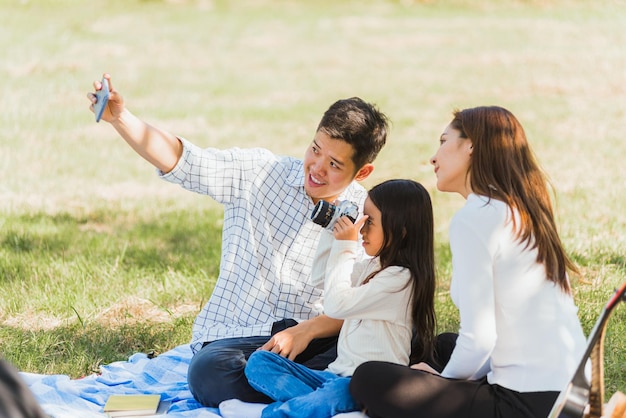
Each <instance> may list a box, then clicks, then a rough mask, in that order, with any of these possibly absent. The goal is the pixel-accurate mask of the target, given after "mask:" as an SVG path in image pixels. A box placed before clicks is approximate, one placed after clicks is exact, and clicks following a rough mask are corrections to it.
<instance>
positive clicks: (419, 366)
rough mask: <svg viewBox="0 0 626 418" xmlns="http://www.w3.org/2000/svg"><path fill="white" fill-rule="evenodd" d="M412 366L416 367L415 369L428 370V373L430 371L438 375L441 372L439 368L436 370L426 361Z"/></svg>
mask: <svg viewBox="0 0 626 418" xmlns="http://www.w3.org/2000/svg"><path fill="white" fill-rule="evenodd" d="M411 368H412V369H415V370H421V371H423V372H427V373H430V374H436V375H439V374H440V373H439V372H438V371H437V370H435V369H433V368H432V367H430V366H429V365H428V363H424V362H422V363H416V364H414V365H412V366H411Z"/></svg>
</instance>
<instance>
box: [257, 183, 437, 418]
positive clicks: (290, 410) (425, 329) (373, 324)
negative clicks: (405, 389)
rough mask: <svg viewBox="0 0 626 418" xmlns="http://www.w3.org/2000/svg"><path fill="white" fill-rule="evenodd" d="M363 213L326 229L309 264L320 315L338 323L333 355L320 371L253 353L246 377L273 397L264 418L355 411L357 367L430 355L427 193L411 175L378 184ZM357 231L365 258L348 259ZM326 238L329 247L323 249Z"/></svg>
mask: <svg viewBox="0 0 626 418" xmlns="http://www.w3.org/2000/svg"><path fill="white" fill-rule="evenodd" d="M363 212H364V216H363V217H362V218H360V219H358V220H357V221H356V223H352V221H351V220H350V219H349V218H348V217H347V216H342V217H341V218H339V219H338V220H337V221H336V222H335V224H334V226H333V228H332V234H331V233H330V232H324V233H323V234H322V238H321V240H320V244H319V250H318V257H317V259H316V264H315V268H317V269H320V268H323V269H324V271H325V275H324V294H325V297H324V312H325V314H326V315H328V316H330V317H332V318H337V319H343V320H344V322H343V326H342V328H341V331H340V333H339V342H338V344H337V359H336V360H335V361H334V362H333V363H331V364H330V365H329V366H328V368H327V369H326V370H312V369H309V368H307V367H305V366H303V365H301V364H298V363H295V362H293V361H291V360H289V359H287V358H284V357H281V356H280V355H278V354H275V353H272V352H270V351H257V352H255V353H253V354H252V355H251V356H250V358H249V360H248V364H247V365H246V368H245V374H246V377H247V378H248V381H249V382H250V384H251V385H252V387H254V388H255V389H256V390H258V391H260V392H262V393H265V394H266V395H268V396H269V397H270V398H272V399H274V400H275V402H274V403H271V404H269V405H268V406H267V407H265V408H264V409H263V410H262V415H261V416H262V417H263V418H270V417H278V416H280V417H302V416H307V417H324V418H328V417H332V416H334V415H336V414H339V413H343V412H349V411H355V410H358V409H359V407H358V406H357V404H356V403H355V402H354V400H353V399H352V397H351V396H350V393H349V391H348V386H349V382H350V376H352V373H353V372H354V370H355V369H356V367H357V366H358V365H360V364H361V363H363V362H365V361H368V360H379V361H387V362H391V363H396V364H402V365H405V366H406V365H408V364H409V357H410V356H411V357H412V356H415V357H418V358H428V357H430V355H431V354H432V349H433V344H434V332H435V312H434V293H435V266H434V249H433V235H434V233H433V211H432V204H431V200H430V196H429V194H428V191H427V190H426V189H425V188H424V187H423V186H422V185H420V184H419V183H416V182H414V181H411V180H389V181H385V182H383V183H381V184H379V185H377V186H375V187H373V188H372V189H371V190H370V191H369V193H368V197H367V198H366V200H365V204H364V210H363ZM359 230H360V232H361V234H362V237H363V244H362V245H363V247H364V249H365V252H366V253H367V254H368V255H369V256H371V257H372V258H370V259H367V260H364V261H361V262H355V260H356V254H357V246H358V237H359ZM329 241H331V242H330V251H329V252H328V251H324V249H325V248H328V244H329ZM314 277H315V276H314ZM413 335H415V336H416V338H415V344H414V346H413V352H412V351H411V349H412V347H411V345H412V337H413Z"/></svg>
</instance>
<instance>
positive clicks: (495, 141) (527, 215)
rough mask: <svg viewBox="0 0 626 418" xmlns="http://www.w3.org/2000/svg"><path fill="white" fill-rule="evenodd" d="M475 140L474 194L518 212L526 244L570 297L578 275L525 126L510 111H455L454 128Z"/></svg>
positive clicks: (486, 108)
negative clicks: (570, 276)
mask: <svg viewBox="0 0 626 418" xmlns="http://www.w3.org/2000/svg"><path fill="white" fill-rule="evenodd" d="M450 125H451V126H452V127H453V128H455V129H457V130H459V131H460V133H461V137H463V138H469V140H470V141H472V147H473V152H472V158H471V162H470V169H469V176H470V185H471V187H472V191H474V192H475V193H477V194H480V195H482V196H486V197H488V198H495V199H498V200H501V201H503V202H505V203H506V204H507V205H509V207H510V208H511V215H514V214H513V210H514V209H515V210H517V212H518V213H519V224H516V222H515V216H512V219H513V226H514V228H515V229H516V232H517V235H518V237H519V239H520V240H521V241H522V242H526V243H527V244H528V245H529V246H531V248H537V262H539V263H542V264H543V265H544V266H545V268H546V275H547V277H548V279H549V280H551V281H553V282H554V283H556V284H557V285H559V286H560V287H561V289H563V291H565V292H567V293H569V292H570V291H571V289H570V284H569V280H568V278H567V271H568V270H570V271H572V272H575V273H576V272H577V271H578V270H577V268H576V266H575V264H574V263H573V262H572V261H571V259H570V258H569V257H568V256H567V254H566V252H565V249H564V248H563V244H562V242H561V239H560V238H559V234H558V232H557V227H556V223H555V220H554V213H553V209H552V201H551V199H550V193H549V182H548V179H547V177H546V176H545V174H544V172H543V171H542V170H541V167H540V166H539V164H538V163H537V161H536V159H535V155H534V153H533V152H532V150H531V148H530V145H529V144H528V141H527V140H526V134H525V132H524V129H523V128H522V125H521V124H520V123H519V121H518V120H517V118H516V117H515V116H514V115H513V114H512V113H511V112H509V111H508V110H506V109H504V108H501V107H498V106H482V107H475V108H471V109H465V110H457V111H455V112H454V119H453V120H452V122H451V124H450Z"/></svg>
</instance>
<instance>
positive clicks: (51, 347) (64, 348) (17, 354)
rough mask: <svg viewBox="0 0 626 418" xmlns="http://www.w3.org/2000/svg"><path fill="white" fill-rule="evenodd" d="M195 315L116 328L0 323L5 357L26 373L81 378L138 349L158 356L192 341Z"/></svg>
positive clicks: (95, 324) (126, 357)
mask: <svg viewBox="0 0 626 418" xmlns="http://www.w3.org/2000/svg"><path fill="white" fill-rule="evenodd" d="M192 322H193V317H185V318H176V319H174V320H173V321H171V322H168V323H154V322H142V323H133V324H128V325H122V326H119V327H115V328H110V327H105V326H102V325H100V324H97V323H93V324H90V325H88V326H86V327H82V326H81V325H80V324H70V325H67V326H62V327H57V328H55V329H53V330H40V331H32V330H27V329H22V328H14V327H7V326H2V327H0V342H1V341H2V340H5V339H7V338H10V340H11V344H10V345H4V344H3V348H2V355H3V356H4V358H6V359H7V360H8V361H10V362H11V363H13V364H15V365H19V366H20V368H21V370H22V371H26V372H33V373H44V374H51V373H53V374H67V375H69V376H70V377H71V378H80V377H83V376H86V375H89V374H92V373H98V372H99V366H100V365H103V364H108V363H111V362H114V361H126V360H128V357H129V356H130V355H132V354H134V353H137V352H143V353H146V354H148V353H151V352H154V353H155V355H158V354H159V353H163V352H165V351H168V350H170V349H172V348H174V347H176V346H178V345H181V344H186V343H188V342H189V340H190V335H189V334H190V331H191V324H192Z"/></svg>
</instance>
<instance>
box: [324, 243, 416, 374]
mask: <svg viewBox="0 0 626 418" xmlns="http://www.w3.org/2000/svg"><path fill="white" fill-rule="evenodd" d="M357 246H358V244H357V242H356V241H339V240H335V239H334V237H333V235H332V233H329V232H328V231H323V232H322V236H321V238H320V245H319V247H318V248H319V249H318V252H317V256H316V259H315V264H314V267H313V270H314V272H313V276H312V280H313V281H314V282H317V283H313V284H314V285H315V284H321V283H319V281H320V280H323V281H324V313H325V314H326V315H328V316H329V317H331V318H336V319H343V320H344V323H343V326H342V327H341V331H340V332H339V340H338V342H337V359H336V360H335V361H333V362H332V363H331V364H329V365H328V368H327V370H328V371H330V372H333V373H335V374H338V375H341V376H352V374H353V373H354V370H355V369H356V367H357V366H358V365H360V364H361V363H364V362H365V361H369V360H379V361H389V362H392V363H398V364H405V365H408V364H409V355H410V350H411V335H412V320H411V310H410V301H411V283H410V280H411V274H410V272H409V270H408V269H406V268H404V267H398V266H391V267H387V268H386V269H384V270H382V271H381V272H379V273H377V274H376V276H374V278H372V279H371V280H370V281H369V282H367V283H366V284H362V283H363V281H364V280H365V279H366V278H367V277H368V276H369V275H370V274H371V273H372V272H375V271H377V270H378V269H379V268H380V264H379V261H378V257H375V258H371V259H367V260H363V261H360V262H356V254H357ZM322 272H324V273H323V274H322Z"/></svg>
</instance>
